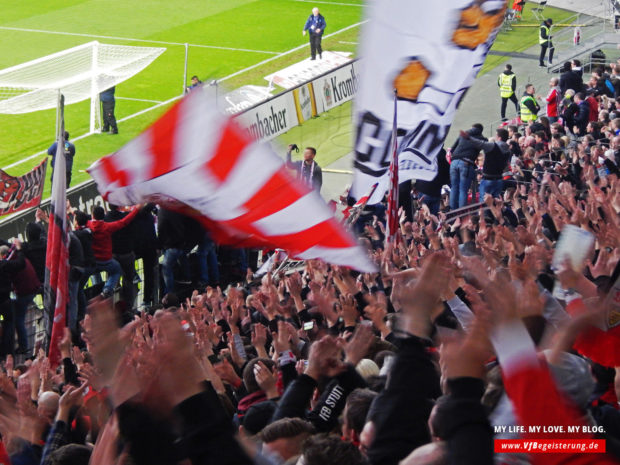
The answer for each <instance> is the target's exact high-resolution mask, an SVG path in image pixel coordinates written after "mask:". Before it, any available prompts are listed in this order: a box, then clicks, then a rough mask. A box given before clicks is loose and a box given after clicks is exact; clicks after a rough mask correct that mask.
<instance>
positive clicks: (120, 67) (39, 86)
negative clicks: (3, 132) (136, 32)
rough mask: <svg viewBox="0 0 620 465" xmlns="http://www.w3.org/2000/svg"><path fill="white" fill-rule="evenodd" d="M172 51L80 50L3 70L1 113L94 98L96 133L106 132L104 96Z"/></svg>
mask: <svg viewBox="0 0 620 465" xmlns="http://www.w3.org/2000/svg"><path fill="white" fill-rule="evenodd" d="M165 50H166V49H165V48H160V47H134V46H129V45H110V44H101V43H99V42H97V41H93V42H88V43H86V44H83V45H78V46H77V47H73V48H70V49H67V50H63V51H61V52H58V53H54V54H52V55H47V56H44V57H41V58H37V59H36V60H32V61H28V62H26V63H22V64H20V65H16V66H12V67H10V68H6V69H4V70H1V71H0V113H4V114H19V113H30V112H33V111H39V110H48V109H50V108H56V104H57V102H58V91H59V90H60V92H61V93H62V94H63V95H64V96H65V104H72V103H77V102H81V101H83V100H87V99H90V132H91V133H93V132H96V131H97V130H100V129H101V121H100V119H101V118H100V116H101V115H100V110H99V93H100V92H102V91H104V90H106V89H109V88H110V87H112V86H115V85H117V84H120V83H121V82H123V81H125V80H127V79H129V78H130V77H132V76H134V75H136V74H138V73H139V72H140V71H142V70H143V69H144V68H146V67H147V66H148V65H150V64H151V63H152V62H153V61H154V60H155V59H156V58H157V57H158V56H159V55H161V54H162V53H163V52H164V51H165Z"/></svg>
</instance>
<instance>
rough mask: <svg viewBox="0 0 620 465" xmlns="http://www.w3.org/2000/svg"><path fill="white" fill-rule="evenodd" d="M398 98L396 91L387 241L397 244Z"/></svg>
mask: <svg viewBox="0 0 620 465" xmlns="http://www.w3.org/2000/svg"><path fill="white" fill-rule="evenodd" d="M397 104H398V98H397V94H396V91H394V125H393V127H392V160H391V161H390V190H389V191H388V204H387V224H386V226H387V227H386V231H385V241H386V242H387V243H392V244H393V243H395V242H396V238H397V237H398V236H397V234H396V233H397V231H398V138H397V135H398V118H397V116H398V115H397Z"/></svg>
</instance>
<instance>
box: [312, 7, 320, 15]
mask: <svg viewBox="0 0 620 465" xmlns="http://www.w3.org/2000/svg"><path fill="white" fill-rule="evenodd" d="M312 14H313V15H314V16H318V14H319V9H318V8H317V7H314V8H312Z"/></svg>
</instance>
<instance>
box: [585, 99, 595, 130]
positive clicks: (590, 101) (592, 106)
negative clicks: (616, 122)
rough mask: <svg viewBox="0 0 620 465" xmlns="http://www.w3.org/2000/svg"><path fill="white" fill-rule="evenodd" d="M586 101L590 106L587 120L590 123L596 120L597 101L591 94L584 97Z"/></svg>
mask: <svg viewBox="0 0 620 465" xmlns="http://www.w3.org/2000/svg"><path fill="white" fill-rule="evenodd" d="M586 102H588V105H589V106H590V117H589V118H588V122H589V123H592V122H593V121H598V102H597V101H596V99H595V98H594V97H592V96H591V95H590V96H588V97H587V98H586Z"/></svg>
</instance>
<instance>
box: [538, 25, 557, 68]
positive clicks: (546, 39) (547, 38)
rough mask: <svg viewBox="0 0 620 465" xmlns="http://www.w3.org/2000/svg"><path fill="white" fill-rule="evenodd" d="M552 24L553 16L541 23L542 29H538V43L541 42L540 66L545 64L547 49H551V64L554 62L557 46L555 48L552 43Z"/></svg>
mask: <svg viewBox="0 0 620 465" xmlns="http://www.w3.org/2000/svg"><path fill="white" fill-rule="evenodd" d="M552 24H553V20H552V19H551V18H548V19H545V20H544V21H543V23H542V24H541V25H540V30H539V31H538V43H539V44H540V60H539V63H538V65H539V66H545V55H546V54H547V49H549V65H552V64H553V52H554V51H555V48H553V44H552V43H551V25H552Z"/></svg>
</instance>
